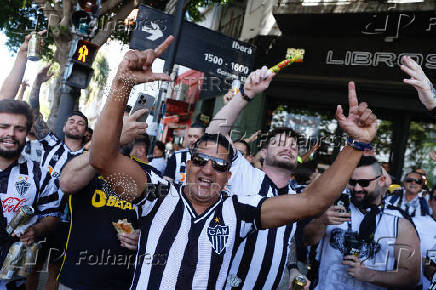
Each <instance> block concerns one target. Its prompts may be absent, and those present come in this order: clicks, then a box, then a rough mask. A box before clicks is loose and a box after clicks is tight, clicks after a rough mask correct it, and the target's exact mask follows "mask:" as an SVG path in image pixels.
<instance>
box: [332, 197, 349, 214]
mask: <svg viewBox="0 0 436 290" xmlns="http://www.w3.org/2000/svg"><path fill="white" fill-rule="evenodd" d="M335 205H339V206H343V207H344V208H345V212H350V196H349V195H348V194H346V193H342V194H341V196H340V197H339V198H338V200H336V202H335ZM345 212H344V213H345Z"/></svg>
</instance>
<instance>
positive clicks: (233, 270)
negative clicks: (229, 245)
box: [226, 152, 295, 289]
mask: <svg viewBox="0 0 436 290" xmlns="http://www.w3.org/2000/svg"><path fill="white" fill-rule="evenodd" d="M230 171H231V172H232V177H231V179H230V180H229V184H228V188H229V190H231V191H232V193H233V194H236V195H238V196H241V195H245V194H248V195H251V194H253V193H255V194H258V195H260V196H262V197H273V196H278V195H279V194H295V191H294V190H293V189H292V188H291V186H290V185H288V186H287V188H284V189H281V190H279V189H278V188H277V186H276V185H275V184H274V182H273V181H272V180H271V179H270V178H269V177H268V176H267V175H266V174H265V173H264V172H263V171H261V170H259V169H256V168H254V167H252V166H251V164H250V163H249V162H248V161H247V160H246V159H245V158H244V157H243V156H242V154H241V153H239V152H238V156H237V157H236V159H235V160H234V161H233V163H232V167H231V169H230ZM294 233H295V228H294V226H293V224H289V225H286V226H282V227H279V228H275V229H268V230H260V231H256V232H253V233H251V234H249V235H248V237H247V238H246V239H245V240H244V241H243V242H242V243H241V244H240V246H239V248H238V250H237V252H236V254H235V255H234V257H233V260H232V263H231V267H230V271H229V274H228V279H227V284H226V289H231V288H240V289H275V288H277V286H278V285H279V282H280V280H281V279H282V276H283V272H284V269H285V266H286V259H287V257H288V254H289V249H290V247H289V245H290V243H291V238H292V237H293V236H294Z"/></svg>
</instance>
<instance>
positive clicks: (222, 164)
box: [191, 153, 230, 172]
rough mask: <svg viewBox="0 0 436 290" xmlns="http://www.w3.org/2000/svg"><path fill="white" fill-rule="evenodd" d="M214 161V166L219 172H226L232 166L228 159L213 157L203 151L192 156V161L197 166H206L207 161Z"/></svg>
mask: <svg viewBox="0 0 436 290" xmlns="http://www.w3.org/2000/svg"><path fill="white" fill-rule="evenodd" d="M209 160H210V161H212V168H213V169H215V170H216V171H218V172H226V171H228V170H229V168H230V163H229V162H228V161H227V160H224V159H220V158H216V157H212V156H209V155H206V154H203V153H194V154H193V155H192V157H191V162H192V164H194V165H195V166H198V167H204V166H206V164H207V162H209Z"/></svg>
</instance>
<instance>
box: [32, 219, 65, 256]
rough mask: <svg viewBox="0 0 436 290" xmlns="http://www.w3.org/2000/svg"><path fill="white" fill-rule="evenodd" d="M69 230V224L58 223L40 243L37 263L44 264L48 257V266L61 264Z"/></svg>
mask: <svg viewBox="0 0 436 290" xmlns="http://www.w3.org/2000/svg"><path fill="white" fill-rule="evenodd" d="M69 230H70V223H66V222H59V224H58V226H57V228H56V229H55V230H54V231H52V232H51V233H50V234H49V235H48V236H47V237H46V241H45V242H43V243H42V247H41V249H40V250H39V254H38V263H44V261H45V260H46V259H47V257H48V258H49V263H50V264H62V260H63V257H64V255H65V244H66V242H67V237H68V232H69Z"/></svg>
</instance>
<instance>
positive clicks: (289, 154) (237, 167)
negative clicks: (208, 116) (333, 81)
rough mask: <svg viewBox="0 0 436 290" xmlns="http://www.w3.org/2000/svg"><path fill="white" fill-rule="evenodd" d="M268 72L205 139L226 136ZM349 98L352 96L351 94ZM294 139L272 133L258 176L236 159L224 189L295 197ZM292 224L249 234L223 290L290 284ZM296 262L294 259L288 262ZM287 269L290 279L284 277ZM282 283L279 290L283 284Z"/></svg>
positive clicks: (282, 131)
mask: <svg viewBox="0 0 436 290" xmlns="http://www.w3.org/2000/svg"><path fill="white" fill-rule="evenodd" d="M266 72H267V69H266V67H263V68H262V69H260V70H257V71H255V72H252V73H251V74H250V75H249V76H248V78H247V81H246V82H245V85H244V90H243V95H242V94H240V93H239V94H237V95H236V96H234V97H233V98H232V100H231V101H230V102H229V103H228V104H227V105H225V106H224V107H223V108H222V109H221V110H220V111H219V112H218V113H217V114H216V115H215V117H214V118H213V120H212V122H211V124H210V126H209V127H208V128H207V130H206V131H207V132H208V133H221V134H225V135H227V134H229V131H230V128H231V127H232V125H233V123H234V122H235V120H236V118H237V116H238V115H239V114H240V113H241V111H242V110H243V109H244V107H245V106H246V105H247V104H248V102H250V101H251V100H252V99H253V98H254V97H255V95H256V94H259V93H261V92H263V91H264V90H266V89H267V88H268V86H269V84H270V82H271V80H272V78H273V77H274V74H272V75H270V76H269V77H266V78H265V76H266ZM350 93H352V92H350ZM298 138H299V136H298V134H297V133H296V132H294V131H293V130H292V129H290V128H284V127H282V128H276V129H274V130H272V131H271V132H270V133H269V134H268V136H267V138H266V142H265V143H266V146H264V148H263V149H262V150H261V156H262V158H263V159H264V163H263V166H262V170H259V169H257V168H253V167H252V166H251V165H250V163H249V162H248V161H247V160H246V159H245V158H243V156H242V155H241V154H240V153H238V155H237V156H236V158H235V160H234V161H233V163H232V168H231V170H230V171H231V172H232V177H231V178H230V180H229V182H228V184H227V188H228V190H230V191H231V192H232V193H234V194H239V193H241V192H249V193H255V194H259V195H261V196H265V197H273V196H279V195H283V194H295V191H294V190H293V189H292V188H291V186H290V185H289V180H290V178H291V174H292V170H293V169H295V168H296V166H297V156H298V144H297V141H298ZM294 232H295V229H293V224H288V225H286V226H282V227H279V228H277V229H271V230H263V231H258V232H256V233H253V234H251V235H249V236H248V237H247V239H246V240H245V241H244V242H243V243H241V245H240V246H239V249H238V251H237V253H236V255H235V257H234V259H233V261H232V265H231V268H230V271H229V275H228V280H227V285H226V288H227V289H230V288H244V289H253V288H255V289H261V288H265V289H276V288H277V287H278V285H279V283H280V281H281V279H282V277H288V276H289V279H290V280H291V281H292V280H293V279H294V277H295V276H296V275H297V274H299V272H298V270H297V269H296V264H295V263H292V264H291V263H288V262H287V261H286V260H287V257H288V256H289V257H291V256H290V255H289V251H290V248H291V247H290V243H291V239H292V237H293V235H294ZM292 258H295V257H292ZM292 260H294V259H292ZM285 269H289V270H290V275H284V270H285ZM283 283H284V282H282V283H281V284H283Z"/></svg>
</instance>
